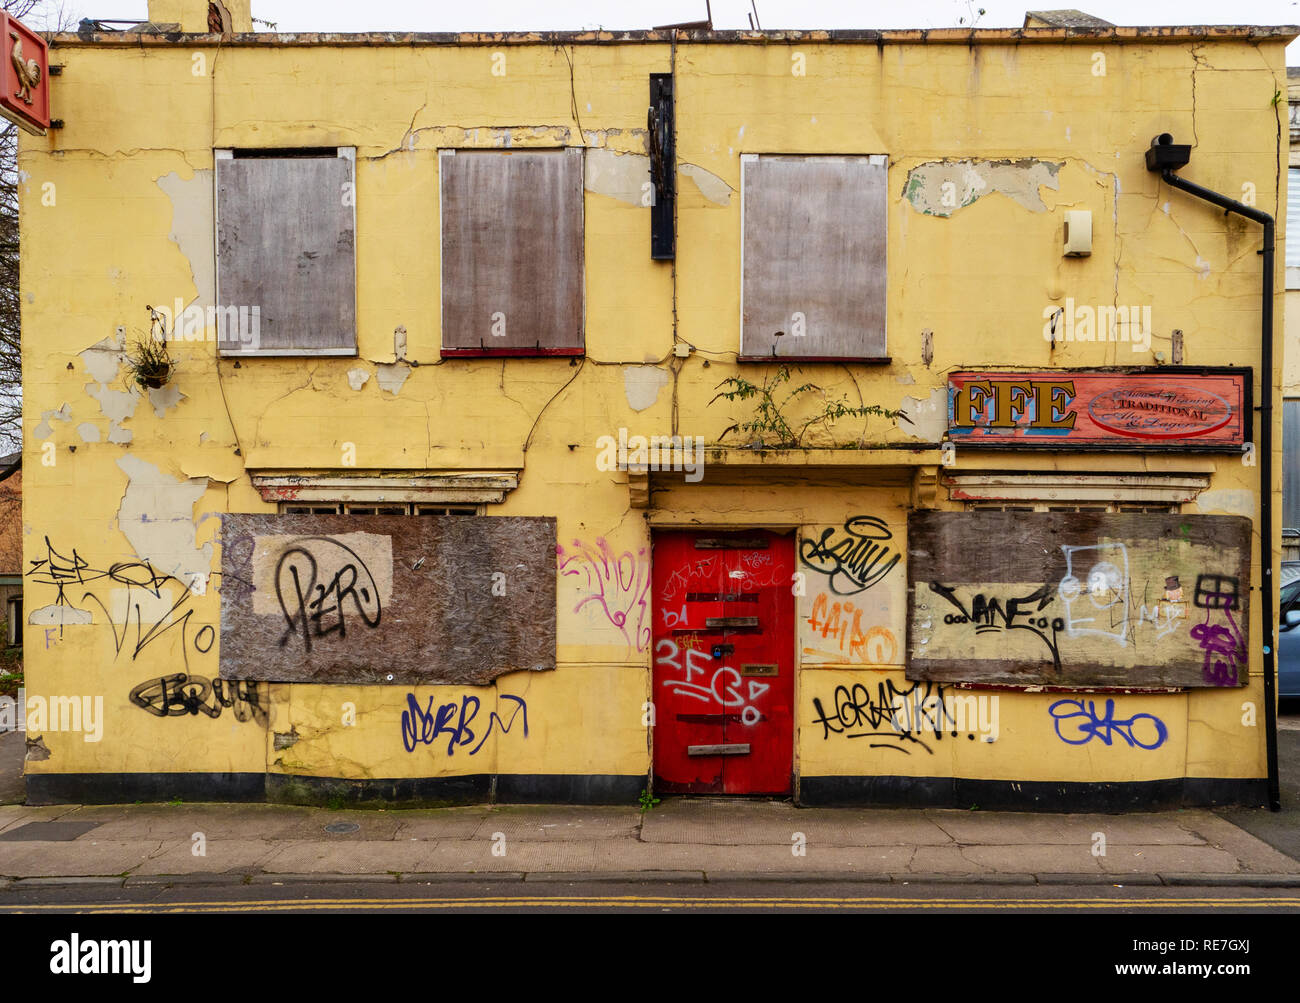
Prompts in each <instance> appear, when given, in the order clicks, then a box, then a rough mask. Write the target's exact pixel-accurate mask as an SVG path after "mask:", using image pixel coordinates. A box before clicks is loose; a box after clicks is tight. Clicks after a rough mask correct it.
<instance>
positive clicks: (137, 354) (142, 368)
mask: <svg viewBox="0 0 1300 1003" xmlns="http://www.w3.org/2000/svg"><path fill="white" fill-rule="evenodd" d="M145 309H147V310H148V311H149V317H150V323H149V337H148V338H138V339H136V341H135V343H134V344H132V345H131V346H130V347H129V348H128V349H127V352H126V368H127V369H128V370H129V371H130V372H131V375H132V377H133V378H134V379H135V382H136V383H138V384H139V385H140V386H141V387H144V388H145V389H146V390H157V389H158V388H159V387H162V386H164V385H166V383H167V381H168V380H169V379H171V375H172V372H173V370H174V369H175V368H176V363H175V362H174V361H172V358H171V356H170V355H168V354H167V325H166V323H165V322H164V321H163V318H162V317H161V316H160V315H159V313H158V311H156V310H155V309H154V308H153V307H151V306H147V307H146V308H145Z"/></svg>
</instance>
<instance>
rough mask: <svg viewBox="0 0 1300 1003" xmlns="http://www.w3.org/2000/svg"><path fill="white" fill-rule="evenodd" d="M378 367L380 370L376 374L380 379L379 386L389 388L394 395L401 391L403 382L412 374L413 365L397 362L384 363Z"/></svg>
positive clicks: (384, 388)
mask: <svg viewBox="0 0 1300 1003" xmlns="http://www.w3.org/2000/svg"><path fill="white" fill-rule="evenodd" d="M376 369H377V370H378V371H377V373H376V374H375V375H376V378H377V379H378V380H379V388H380V389H381V390H387V391H388V392H389V393H390V394H392V395H393V396H394V397H396V396H397V395H398V393H400V392H401V389H402V384H403V383H405V382H406V378H407V377H408V376H410V375H411V367H410V366H408V365H407V364H406V363H405V362H395V363H393V364H392V365H389V364H387V363H382V364H380V365H379V366H377V367H376Z"/></svg>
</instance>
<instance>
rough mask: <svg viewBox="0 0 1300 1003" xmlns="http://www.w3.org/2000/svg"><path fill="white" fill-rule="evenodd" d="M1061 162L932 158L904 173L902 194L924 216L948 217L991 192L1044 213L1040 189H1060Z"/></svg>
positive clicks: (1045, 206)
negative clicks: (998, 193)
mask: <svg viewBox="0 0 1300 1003" xmlns="http://www.w3.org/2000/svg"><path fill="white" fill-rule="evenodd" d="M1061 166H1062V165H1061V164H1054V163H1049V162H1048V161H1046V160H1034V159H1032V158H1025V159H1022V160H932V161H929V162H928V163H924V164H920V165H918V166H917V167H913V168H912V169H911V170H910V171H908V172H907V183H906V184H905V185H904V186H903V197H904V198H905V199H907V201H908V202H910V203H911V204H912V208H913V209H916V210H917V211H918V212H922V213H925V215H927V216H944V217H947V216H951V215H952V214H953V213H954V212H956V211H957V210H958V209H964V208H965V207H966V206H968V205H970V204H971V203H973V202H976V201H978V200H979V199H981V198H983V197H984V196H985V195H989V194H991V193H993V192H1001V193H1002V194H1003V195H1005V196H1007V198H1009V199H1011V200H1013V201H1014V202H1016V203H1018V204H1019V205H1022V206H1024V207H1025V208H1026V209H1029V210H1030V211H1032V212H1046V211H1047V205H1046V203H1044V202H1043V199H1042V196H1041V195H1040V194H1039V191H1038V190H1039V189H1040V188H1050V189H1052V190H1053V191H1059V190H1060V179H1059V177H1058V176H1057V175H1058V173H1059V172H1060V170H1061Z"/></svg>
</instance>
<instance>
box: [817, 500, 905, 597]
mask: <svg viewBox="0 0 1300 1003" xmlns="http://www.w3.org/2000/svg"><path fill="white" fill-rule="evenodd" d="M835 532H836V531H835V530H834V529H826V530H823V531H822V535H821V537H820V538H819V539H817V540H803V541H801V542H800V544H799V555H800V557H802V558H803V562H804V564H806V565H808V567H810V568H813V569H814V570H816V571H819V572H821V573H822V574H824V575H828V576H830V587H831V591H832V592H834V593H835V594H836V595H841V596H853V595H857V594H858V593H859V592H865V591H866V590H867V589H869V588H871V586H873V585H875V584H876V582H878V581H880V580H881V579H882V578H884V577H885V576H886V575H887V574H889V572H890V571H892V570H893V567H894V565H895V564H897V563H898V562H899V561H900V560H901V559H902V555H901V554H897V553H893V552H892V551H891V549H890V546H889V541H891V540H893V538H894V534H893V532H891V530H890V529H889V527H888V526H887V525H885V521H884V520H883V519H878V518H876V517H875V516H873V515H855V516H853V517H852V518H850V519H848V520H847V521H846V522H845V523H844V534H845V535H844V536H842V537H840V538H839V539H838V540H837V539H835V538H834V537H835Z"/></svg>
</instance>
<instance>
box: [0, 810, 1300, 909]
mask: <svg viewBox="0 0 1300 1003" xmlns="http://www.w3.org/2000/svg"><path fill="white" fill-rule="evenodd" d="M1103 837H1104V851H1105V852H1104V853H1102V852H1100V851H1101V850H1102V849H1103V842H1102V840H1103ZM798 849H802V850H803V853H802V855H796V853H795V851H796V850H798ZM200 851H202V852H200ZM0 875H3V876H4V877H0V889H3V888H19V887H23V886H30V885H37V884H51V883H83V882H92V883H93V882H111V883H114V884H123V883H125V884H126V885H128V886H131V885H140V884H149V885H158V884H182V883H216V884H220V883H232V884H239V883H244V884H250V883H251V884H261V883H268V882H292V881H302V880H313V881H320V880H322V879H326V880H329V879H331V878H330V876H334V875H338V876H340V877H341V878H347V879H353V880H355V879H357V878H358V877H360V878H361V879H363V880H382V881H403V882H410V881H415V882H418V881H434V880H438V881H441V880H448V879H451V878H460V879H462V880H463V879H464V878H465V876H466V875H479V876H488V875H491V876H492V877H493V879H494V880H502V879H506V880H519V881H538V880H543V881H557V880H574V879H583V880H592V879H593V878H595V879H607V880H624V881H625V880H629V878H631V879H633V880H646V879H649V880H677V881H718V880H740V879H746V880H753V879H755V878H768V877H771V878H778V877H779V878H783V879H789V878H800V877H803V878H808V879H812V878H820V879H831V880H841V881H846V882H864V881H867V882H915V883H922V882H945V883H953V882H963V883H968V882H969V883H1000V884H1124V885H1133V884H1169V885H1173V884H1183V885H1188V884H1193V885H1251V886H1285V887H1300V862H1297V861H1296V860H1294V859H1292V858H1291V857H1288V856H1286V855H1284V854H1282V853H1280V852H1278V851H1277V850H1275V849H1273V848H1272V847H1270V846H1269V845H1268V844H1266V843H1264V842H1262V841H1261V840H1259V839H1257V838H1256V837H1254V836H1252V835H1250V834H1249V833H1247V832H1246V831H1244V830H1243V829H1240V828H1238V827H1237V826H1235V825H1233V824H1232V823H1231V822H1228V821H1226V820H1224V819H1222V818H1220V817H1219V816H1218V815H1216V814H1214V813H1213V812H1211V811H1208V810H1200V809H1188V810H1183V811H1171V812H1162V813H1153V814H1141V815H1136V814H1133V815H1044V814H1038V813H1034V814H1021V813H1011V812H970V811H956V810H933V809H855V808H814V809H809V808H796V807H794V806H793V805H791V804H789V803H783V802H757V801H718V800H706V799H676V800H666V801H664V802H663V803H661V804H659V805H658V806H656V807H654V808H652V809H651V810H649V811H648V812H646V813H645V814H644V815H643V814H642V813H641V811H640V810H639V809H638V808H637V807H635V806H630V807H571V806H556V805H546V806H528V805H482V806H475V807H466V808H444V809H432V810H412V811H331V810H327V809H319V808H302V807H287V806H279V805H244V804H241V805H226V804H220V805H219V804H202V805H198V804H196V805H190V804H183V805H152V804H151V805H134V806H131V805H123V806H81V807H78V806H67V805H62V806H54V807H49V806H45V807H30V808H29V807H25V806H22V805H8V806H3V807H0Z"/></svg>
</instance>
